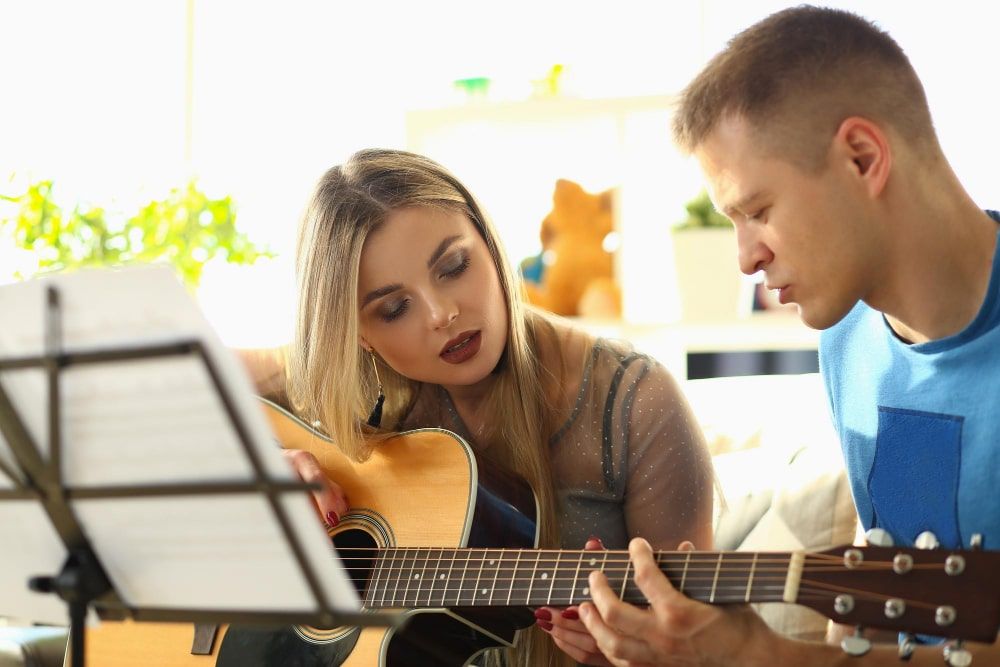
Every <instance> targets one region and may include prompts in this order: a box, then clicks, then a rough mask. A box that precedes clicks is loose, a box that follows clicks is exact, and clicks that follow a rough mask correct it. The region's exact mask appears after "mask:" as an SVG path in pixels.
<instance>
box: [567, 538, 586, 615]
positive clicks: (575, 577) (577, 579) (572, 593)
mask: <svg viewBox="0 0 1000 667" xmlns="http://www.w3.org/2000/svg"><path fill="white" fill-rule="evenodd" d="M586 555H587V552H586V551H581V552H580V558H579V559H578V560H577V561H576V571H575V572H574V573H573V586H572V587H571V588H570V592H569V604H570V605H571V606H572V605H573V598H574V597H576V587H577V584H578V583H579V582H580V566H581V565H583V557H584V556H586Z"/></svg>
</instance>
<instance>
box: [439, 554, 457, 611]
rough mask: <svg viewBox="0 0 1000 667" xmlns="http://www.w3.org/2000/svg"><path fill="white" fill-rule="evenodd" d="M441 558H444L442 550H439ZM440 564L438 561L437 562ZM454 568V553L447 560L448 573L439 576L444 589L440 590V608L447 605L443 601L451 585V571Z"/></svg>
mask: <svg viewBox="0 0 1000 667" xmlns="http://www.w3.org/2000/svg"><path fill="white" fill-rule="evenodd" d="M441 556H442V558H443V557H444V550H443V549H442V550H441ZM439 562H440V561H439ZM453 567H455V555H454V553H453V554H452V555H451V557H450V558H449V559H448V572H446V573H444V574H442V575H441V581H442V582H443V583H444V587H443V588H442V590H441V606H442V607H444V606H446V605H447V604H448V603H447V601H446V600H445V596H446V595H448V586H449V585H450V584H451V569H452V568H453Z"/></svg>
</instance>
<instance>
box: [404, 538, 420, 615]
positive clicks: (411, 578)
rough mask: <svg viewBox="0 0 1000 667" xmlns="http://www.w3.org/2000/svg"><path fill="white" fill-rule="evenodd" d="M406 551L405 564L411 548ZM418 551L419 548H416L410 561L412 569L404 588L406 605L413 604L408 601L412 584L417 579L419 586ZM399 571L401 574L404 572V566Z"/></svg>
mask: <svg viewBox="0 0 1000 667" xmlns="http://www.w3.org/2000/svg"><path fill="white" fill-rule="evenodd" d="M404 552H405V555H404V561H403V562H404V564H405V562H406V560H405V559H406V558H409V556H410V550H409V549H405V550H404ZM418 552H419V549H414V553H413V560H411V561H410V571H409V572H407V573H406V588H405V589H404V590H403V606H404V607H407V606H412V603H409V602H408V600H409V595H410V584H412V583H413V582H414V581H417V582H418V586H419V580H420V576H419V575H417V573H416V569H417V553H418ZM399 572H400V574H402V572H403V568H402V567H401V568H399Z"/></svg>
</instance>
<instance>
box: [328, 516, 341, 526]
mask: <svg viewBox="0 0 1000 667" xmlns="http://www.w3.org/2000/svg"><path fill="white" fill-rule="evenodd" d="M326 523H327V525H328V526H330V528H336V527H337V524H338V523H340V517H338V516H337V513H336V512H327V513H326Z"/></svg>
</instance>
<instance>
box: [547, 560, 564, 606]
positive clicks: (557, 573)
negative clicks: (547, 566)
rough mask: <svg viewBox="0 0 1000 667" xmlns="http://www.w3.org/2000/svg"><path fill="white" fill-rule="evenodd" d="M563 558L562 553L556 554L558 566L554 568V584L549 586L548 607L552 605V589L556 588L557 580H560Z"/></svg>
mask: <svg viewBox="0 0 1000 667" xmlns="http://www.w3.org/2000/svg"><path fill="white" fill-rule="evenodd" d="M561 557H562V552H561V551H557V552H556V564H555V567H553V568H552V582H551V583H550V584H549V597H548V598H547V599H546V600H545V604H546V605H550V604H552V589H553V588H555V585H556V579H558V578H559V559H560V558H561Z"/></svg>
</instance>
